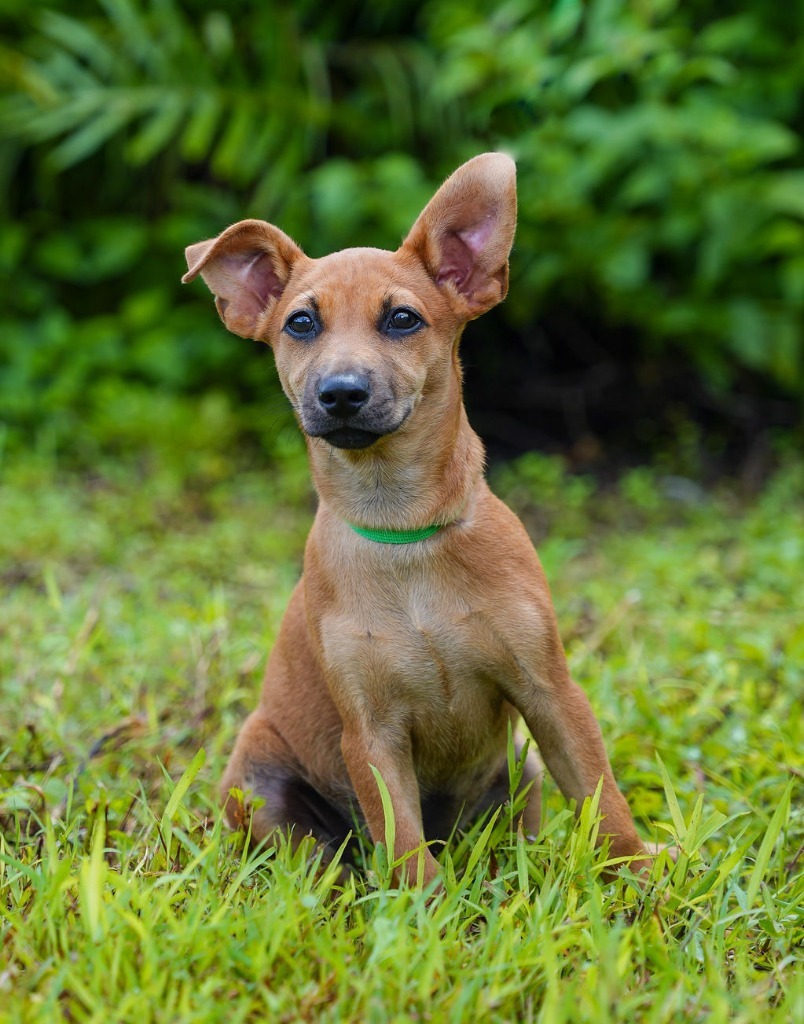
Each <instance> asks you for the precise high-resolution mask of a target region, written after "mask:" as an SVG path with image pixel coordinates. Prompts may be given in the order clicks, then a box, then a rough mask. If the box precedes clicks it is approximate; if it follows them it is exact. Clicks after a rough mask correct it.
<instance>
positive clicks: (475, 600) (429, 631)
mask: <svg viewBox="0 0 804 1024" xmlns="http://www.w3.org/2000/svg"><path fill="white" fill-rule="evenodd" d="M539 632H540V629H539V618H538V612H537V609H536V608H535V607H532V606H531V605H529V604H528V602H527V601H525V600H519V599H514V598H511V597H510V595H509V597H508V600H507V601H506V602H505V606H504V607H503V606H502V604H501V603H500V601H499V600H495V597H494V595H491V594H488V593H484V592H483V591H482V590H481V589H480V588H476V589H475V588H470V587H467V586H465V585H464V586H457V585H456V584H455V582H454V581H453V580H451V579H446V580H445V581H443V582H442V580H441V579H440V578H424V579H412V580H405V579H403V580H386V581H385V583H384V586H382V587H366V588H365V589H364V590H356V591H354V592H353V593H352V594H351V595H350V600H349V602H348V604H345V603H344V602H343V601H340V602H338V603H337V605H336V606H334V607H333V609H332V610H331V611H329V613H328V614H325V615H324V616H323V617H322V619H321V623H320V642H321V650H322V654H323V667H324V671H325V674H326V676H327V679H328V681H329V683H330V686H331V687H333V688H334V689H335V690H336V691H337V692H336V693H335V694H334V695H335V697H336V701H337V702H338V703H339V704H340V705H341V706H344V704H345V705H346V706H348V707H353V708H356V709H359V710H360V711H361V712H362V713H364V714H366V715H369V716H370V717H371V719H372V720H374V721H377V722H382V721H384V720H387V721H388V722H390V723H395V724H397V723H398V724H402V723H406V724H408V725H409V726H410V728H411V729H412V731H413V732H414V735H415V734H416V733H417V732H419V731H423V732H425V733H428V734H432V733H435V734H439V733H441V732H446V733H449V734H452V735H459V736H461V737H464V738H466V740H467V742H469V743H470V744H471V741H472V739H473V738H476V739H477V740H478V741H479V740H480V738H481V737H482V736H483V735H486V734H488V732H489V727H490V723H493V722H496V721H497V720H498V719H499V717H500V714H501V708H502V704H503V700H504V696H503V695H504V693H506V692H511V689H512V687H515V685H516V684H517V682H518V679H517V677H518V676H521V675H522V672H523V671H527V669H525V668H524V666H527V665H529V664H532V663H533V660H534V657H537V655H538V634H539Z"/></svg>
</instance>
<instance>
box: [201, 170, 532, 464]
mask: <svg viewBox="0 0 804 1024" xmlns="http://www.w3.org/2000/svg"><path fill="white" fill-rule="evenodd" d="M515 179H516V171H515V167H514V163H513V161H512V160H511V159H510V158H509V157H507V156H505V155H503V154H502V153H486V154H484V155H482V156H478V157H475V158H474V159H473V160H470V161H469V162H468V163H465V164H463V165H462V166H461V167H459V168H458V170H457V171H455V173H454V174H453V175H452V176H451V177H449V178H448V179H447V181H446V182H444V184H443V185H442V186H441V188H440V189H439V190H438V191H437V192H436V194H435V195H434V196H433V198H432V199H431V201H430V202H429V203H428V205H427V206H426V207H425V209H424V210H423V212H422V213H421V215H420V216H419V218H418V220H417V221H416V223H415V224H414V225H413V228H412V229H411V231H410V233H409V234H408V236H407V238H406V239H405V241H404V242H403V243H402V245H401V246H400V248H399V249H397V250H396V252H387V251H385V250H381V249H344V250H342V251H341V252H336V253H332V254H331V255H329V256H324V257H323V258H322V259H317V260H314V259H310V258H309V257H307V256H306V255H305V254H304V253H303V252H302V250H301V249H300V248H299V247H298V246H297V245H296V244H295V243H294V242H293V241H291V239H290V238H288V236H287V235H286V234H284V233H283V232H282V231H280V230H279V228H277V227H274V225H273V224H267V223H265V222H264V221H260V220H245V221H240V223H238V224H233V225H232V226H231V227H229V228H227V229H226V230H225V231H224V232H223V233H222V234H220V235H219V236H218V237H217V238H214V239H211V240H210V241H206V242H198V243H197V244H196V245H191V246H189V247H188V249H187V250H186V256H187V264H188V267H189V270H188V271H187V273H186V274H185V275H184V278H183V280H184V281H191V280H192V279H193V278H194V277H196V275H198V274H200V275H201V276H202V277H203V279H204V281H206V283H207V285H208V286H209V288H210V291H212V293H213V294H214V295H215V304H216V306H217V309H218V312H219V314H220V316H221V319H222V320H223V322H224V323H225V324H226V326H227V327H228V328H229V330H230V331H233V332H234V333H235V334H239V335H241V336H242V337H246V338H255V339H257V340H260V341H265V342H267V343H268V344H269V345H271V347H272V348H273V350H274V355H275V359H276V364H277V369H278V371H279V377H280V380H281V382H282V386H283V388H284V390H285V393H286V394H287V396H288V398H289V399H290V401H291V403H292V404H293V407H294V409H295V411H296V413H297V415H298V418H299V421H300V423H301V426H302V429H303V430H304V431H305V433H306V434H307V435H308V436H309V437H320V438H323V439H324V440H325V441H327V442H329V444H331V445H333V446H335V447H337V448H343V449H363V448H368V447H369V446H371V445H373V444H374V443H375V442H377V441H378V440H379V439H380V438H383V437H387V436H389V435H395V434H397V433H398V432H403V431H407V430H411V429H413V427H414V424H415V423H416V422H417V420H418V419H419V417H417V409H418V407H419V406H426V405H428V404H429V405H430V407H437V406H444V405H445V403H449V402H452V401H454V400H455V398H456V396H457V397H458V399H459V396H460V384H459V374H458V364H457V357H456V342H457V340H458V338H459V337H460V334H461V330H462V329H463V326H464V324H465V323H466V322H467V321H468V320H472V319H474V318H475V317H477V316H480V315H481V313H485V312H486V310H488V309H491V307H492V306H495V305H496V304H497V303H498V302H500V301H501V300H502V299H503V298H504V297H505V294H506V291H507V288H508V254H509V252H510V249H511V244H512V242H513V237H514V228H515V226H516V187H515ZM422 426H423V427H424V426H425V424H424V423H422Z"/></svg>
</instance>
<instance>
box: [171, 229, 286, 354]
mask: <svg viewBox="0 0 804 1024" xmlns="http://www.w3.org/2000/svg"><path fill="white" fill-rule="evenodd" d="M184 255H185V257H186V258H187V266H188V267H189V270H188V271H187V273H186V274H185V275H184V277H183V278H182V282H183V283H185V284H186V283H187V282H188V281H192V280H193V278H194V277H196V276H197V275H198V274H200V275H201V277H203V279H204V281H206V283H207V285H208V286H209V290H210V291H211V292H212V294H213V295H214V296H215V306H216V307H217V310H218V313H219V314H220V318H221V320H223V322H224V323H225V324H226V326H227V327H228V328H229V330H230V331H232V333H234V334H239V335H240V336H241V337H242V338H255V337H258V336H259V334H260V333H261V324H262V320H263V318H264V314H265V312H266V310H267V309H268V307H269V306H270V305H271V303H272V302H273V301H274V300H275V299H278V298H279V296H280V295H281V294H282V292H283V291H284V288H285V285H286V284H287V281H288V278H289V277H290V272H291V269H292V267H293V264H294V263H296V261H297V260H298V259H300V258H305V257H304V253H303V252H302V251H301V249H300V248H299V247H298V246H297V245H296V243H295V242H293V241H291V239H290V238H288V236H287V235H286V234H285V233H284V232H283V231H280V230H279V228H276V227H274V225H273V224H267V223H266V222H265V221H263V220H241V221H240V222H239V223H237V224H232V226H231V227H228V228H227V229H226V230H225V231H224V232H222V233H221V234H220V235H218V237H217V238H212V239H210V240H209V241H206V242H196V244H195V245H189V246H187V248H186V249H185V250H184Z"/></svg>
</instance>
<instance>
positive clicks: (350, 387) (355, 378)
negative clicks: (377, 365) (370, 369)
mask: <svg viewBox="0 0 804 1024" xmlns="http://www.w3.org/2000/svg"><path fill="white" fill-rule="evenodd" d="M368 400H369V382H368V378H367V377H364V376H363V375H362V374H356V373H341V374H337V375H333V376H332V377H327V378H325V379H324V380H322V381H321V383H320V384H319V386H318V402H319V405H320V406H321V408H322V409H323V410H324V411H325V412H328V413H329V414H330V416H337V417H338V419H342V420H348V419H349V417H350V416H354V415H355V413H357V412H359V411H360V410H361V409H362V408H363V406H364V405H365V404H366V402H367V401H368Z"/></svg>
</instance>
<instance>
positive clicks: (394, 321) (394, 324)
mask: <svg viewBox="0 0 804 1024" xmlns="http://www.w3.org/2000/svg"><path fill="white" fill-rule="evenodd" d="M423 324H424V320H422V318H421V317H420V316H419V314H418V313H414V311H413V310H412V309H408V307H407V306H399V307H398V308H397V309H392V310H391V312H390V313H389V314H388V319H387V320H386V322H385V329H386V331H387V332H388V333H389V334H413V332H414V331H418V329H419V328H420V327H421V326H423Z"/></svg>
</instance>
